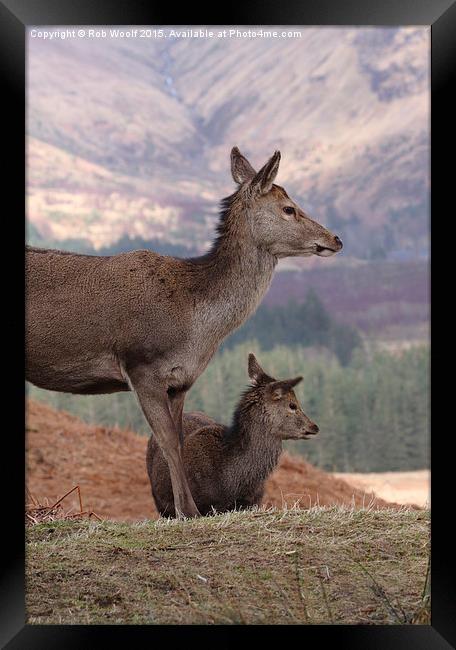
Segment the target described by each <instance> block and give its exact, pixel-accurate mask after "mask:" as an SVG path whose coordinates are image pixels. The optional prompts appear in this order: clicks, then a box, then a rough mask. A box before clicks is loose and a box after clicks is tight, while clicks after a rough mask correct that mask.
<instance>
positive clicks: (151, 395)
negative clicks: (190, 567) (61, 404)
mask: <svg viewBox="0 0 456 650" xmlns="http://www.w3.org/2000/svg"><path fill="white" fill-rule="evenodd" d="M279 162H280V153H279V152H278V151H276V152H275V154H274V155H273V156H272V157H271V159H270V160H269V161H268V162H267V163H266V164H265V165H264V167H262V168H261V169H260V171H259V172H256V171H255V170H254V169H253V167H252V166H251V165H250V163H249V162H248V160H247V159H246V158H245V157H244V156H243V155H242V154H241V153H240V151H239V149H237V148H236V147H234V148H233V150H232V152H231V172H232V175H233V179H234V180H235V182H236V183H237V185H238V187H237V190H236V191H235V192H234V194H232V195H231V196H230V197H228V198H226V199H225V200H224V201H223V202H222V213H221V216H220V222H219V225H218V237H217V239H216V241H215V242H214V244H213V247H212V249H211V250H210V251H209V253H207V254H206V255H204V256H202V257H197V258H191V259H178V258H174V257H168V256H164V255H158V254H157V253H154V252H153V251H149V250H138V251H131V252H127V253H122V254H120V255H112V256H109V257H101V256H96V255H78V254H75V253H65V252H62V251H56V250H46V249H38V248H32V247H27V249H26V379H27V380H28V381H30V382H32V383H33V384H35V385H36V386H40V387H41V388H47V389H49V390H57V391H63V392H68V393H80V394H89V393H113V392H117V391H128V390H132V391H134V392H135V393H136V396H137V398H138V401H139V404H140V406H141V408H142V411H143V413H144V415H145V417H146V419H147V421H148V423H149V425H150V427H151V429H152V432H153V435H154V436H155V438H156V440H157V443H158V445H159V446H160V449H161V451H162V452H163V456H164V457H165V459H166V462H167V463H168V467H169V470H170V475H171V483H172V486H173V494H174V504H175V507H176V511H177V512H178V513H180V514H182V515H185V516H197V515H198V514H199V513H198V510H197V508H196V505H195V503H194V500H193V498H192V494H191V491H190V488H189V486H188V481H187V478H186V475H185V470H184V464H183V462H182V448H181V447H182V445H181V442H182V411H183V406H184V400H185V395H186V393H187V391H188V390H189V388H190V387H191V386H192V384H193V383H194V382H195V381H196V379H197V378H198V377H199V375H200V374H201V373H202V372H203V371H204V369H205V368H206V366H207V364H208V363H209V361H210V359H211V358H212V356H213V355H214V353H215V352H216V350H217V348H218V346H219V345H220V343H221V341H222V340H223V339H224V338H225V337H226V336H227V335H228V334H230V332H232V331H233V330H234V329H236V328H237V327H239V326H240V325H241V324H242V323H243V322H244V321H245V320H246V319H247V318H249V316H251V314H252V313H253V312H254V311H255V309H256V308H257V306H258V305H259V303H260V301H261V299H262V298H263V296H264V294H265V293H266V291H267V289H268V287H269V285H270V283H271V279H272V276H273V273H274V268H275V266H276V264H277V260H278V259H279V258H282V257H287V256H297V255H299V256H308V255H320V256H328V255H333V254H334V253H337V252H338V251H340V249H341V248H342V242H341V241H340V239H339V238H338V237H337V236H335V235H333V234H332V233H331V232H329V231H328V230H326V228H324V227H323V226H321V225H320V224H318V223H317V222H315V221H313V220H312V219H311V218H310V217H309V216H308V215H307V214H306V213H305V212H304V211H303V210H302V209H301V208H300V207H299V206H298V205H296V203H295V202H294V201H293V200H292V199H291V198H290V197H289V196H288V194H287V193H286V192H285V190H284V189H283V188H282V187H280V186H278V185H275V184H274V180H275V177H276V175H277V171H278V168H279Z"/></svg>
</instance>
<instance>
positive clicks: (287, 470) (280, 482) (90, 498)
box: [26, 400, 394, 521]
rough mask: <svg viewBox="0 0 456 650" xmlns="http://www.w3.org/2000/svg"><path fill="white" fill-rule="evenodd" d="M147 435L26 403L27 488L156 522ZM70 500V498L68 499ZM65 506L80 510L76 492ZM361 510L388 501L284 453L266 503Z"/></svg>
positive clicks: (50, 498) (110, 514)
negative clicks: (147, 459) (80, 495)
mask: <svg viewBox="0 0 456 650" xmlns="http://www.w3.org/2000/svg"><path fill="white" fill-rule="evenodd" d="M146 444H147V438H146V437H145V436H139V435H137V434H136V433H133V432H131V431H125V430H121V429H117V428H107V427H102V426H92V425H88V424H86V423H84V422H82V421H81V420H79V419H78V418H77V417H75V416H73V415H70V414H69V413H66V412H64V411H56V410H54V409H52V408H51V407H49V406H47V405H44V404H42V403H40V402H36V401H33V400H29V401H28V404H27V439H26V449H27V486H28V488H29V490H30V492H31V494H32V495H33V496H34V498H35V499H36V500H37V501H38V502H39V503H40V504H43V503H49V504H52V503H53V502H54V501H55V500H57V499H58V498H59V497H61V496H62V495H64V494H65V493H66V492H67V491H68V490H70V489H71V488H73V487H74V486H76V485H79V486H80V489H81V494H82V500H83V505H84V510H93V511H94V512H95V513H96V514H98V515H100V516H101V517H104V518H107V519H115V520H126V521H135V520H142V519H151V518H152V519H155V518H157V511H156V509H155V507H154V503H153V500H152V496H151V492H150V486H149V479H148V476H147V473H146V465H145V457H146ZM72 498H73V499H74V500H73V501H71V499H72ZM68 500H69V501H68V502H67V504H68V505H67V507H73V508H74V511H75V512H76V511H78V510H79V509H80V504H79V502H78V499H77V496H76V493H73V495H71V496H69V497H68ZM296 502H299V506H300V507H301V508H308V507H309V506H312V505H316V504H317V505H318V504H319V505H322V506H327V505H335V504H337V505H342V504H346V505H354V506H355V507H362V506H363V505H365V506H367V505H368V504H369V503H371V502H372V504H373V505H375V506H376V507H379V508H384V507H392V505H394V504H391V503H388V502H386V501H383V500H382V499H379V498H376V497H374V496H373V494H372V493H366V492H364V491H363V490H361V489H358V488H357V487H354V486H352V485H350V484H349V483H347V482H346V481H344V480H342V479H340V478H336V477H334V476H332V475H331V474H328V473H326V472H324V471H322V470H320V469H317V468H316V467H313V466H312V465H310V463H307V462H306V461H305V460H303V459H301V458H297V457H294V456H290V454H288V453H284V454H283V456H282V459H281V462H280V464H279V467H278V468H277V470H276V471H275V472H274V473H273V475H272V476H271V477H270V479H269V480H268V483H267V489H266V495H265V499H264V504H265V505H266V506H276V507H280V508H281V507H283V506H288V507H290V506H293V505H294V504H295V503H296Z"/></svg>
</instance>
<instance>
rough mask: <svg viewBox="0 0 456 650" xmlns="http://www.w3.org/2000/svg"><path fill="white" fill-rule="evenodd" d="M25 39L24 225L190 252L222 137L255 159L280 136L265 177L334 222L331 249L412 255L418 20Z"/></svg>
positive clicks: (210, 205)
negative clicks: (196, 35) (226, 34)
mask: <svg viewBox="0 0 456 650" xmlns="http://www.w3.org/2000/svg"><path fill="white" fill-rule="evenodd" d="M28 45H29V47H28V54H29V57H28V62H29V67H28V124H27V130H28V206H27V213H28V218H29V220H30V222H31V224H32V225H33V227H34V228H35V235H36V236H38V237H43V238H45V239H47V240H52V241H59V240H64V239H68V238H75V239H80V238H81V237H83V238H87V240H88V241H89V242H90V243H91V244H93V245H95V246H96V247H101V246H103V245H106V244H111V243H113V242H115V241H116V240H118V239H120V238H121V237H122V236H123V235H125V234H128V235H130V236H132V237H142V238H144V239H146V240H147V239H158V240H163V241H166V242H168V243H169V244H173V245H183V246H187V247H195V248H197V249H198V250H202V249H203V248H205V247H206V246H207V244H208V241H209V240H210V239H211V237H212V234H213V230H214V225H215V220H216V212H217V204H218V201H219V199H220V198H221V197H223V196H225V195H227V194H228V193H230V192H231V191H232V187H233V185H232V181H231V179H230V175H229V163H228V154H229V151H230V149H231V147H232V146H233V144H237V145H239V146H240V147H241V149H242V150H244V151H245V153H246V154H247V155H249V156H251V158H252V162H253V163H254V164H255V165H256V166H258V165H261V164H263V163H264V161H265V159H266V157H267V156H269V155H270V154H271V152H272V151H274V149H277V148H280V149H281V151H282V154H283V163H282V166H281V170H280V173H279V178H278V182H279V183H282V184H285V185H286V187H287V189H289V191H290V193H291V194H292V195H293V196H294V197H295V198H296V199H297V200H298V201H300V202H301V203H302V205H303V207H305V208H306V209H307V210H308V211H309V212H310V213H311V214H312V215H314V216H315V218H317V219H318V220H321V221H322V222H323V223H326V224H327V225H329V226H330V227H332V228H334V229H337V232H338V233H339V234H340V235H341V237H342V239H343V240H344V241H346V242H348V244H347V246H346V248H345V251H344V254H345V256H347V257H355V258H363V259H366V258H375V257H378V256H380V257H382V256H383V257H384V256H393V257H394V256H400V257H408V258H416V257H420V256H423V255H425V254H426V250H427V237H428V232H427V231H428V226H427V204H428V191H429V181H428V155H429V142H428V117H429V108H428V81H429V57H428V47H429V29H428V28H403V29H373V28H358V29H351V28H342V29H340V28H339V29H334V28H305V29H303V30H302V34H301V37H299V38H289V39H282V40H280V39H279V40H275V41H274V40H268V39H237V38H232V39H230V38H226V39H205V40H204V39H200V40H198V41H197V42H196V41H195V40H192V39H191V38H185V39H184V38H173V37H169V38H166V39H165V38H164V39H155V40H154V39H136V40H135V39H121V38H120V39H119V38H118V39H111V38H109V37H108V38H107V39H92V40H89V39H68V40H58V39H55V40H53V41H43V40H39V39H29V43H28ZM252 80H254V82H255V83H252ZM317 263H318V261H315V260H306V261H305V265H306V266H307V267H308V266H309V265H310V266H312V265H313V264H317ZM303 264H304V262H303V261H302V260H299V259H297V260H295V261H293V268H300V267H301V266H302V265H303Z"/></svg>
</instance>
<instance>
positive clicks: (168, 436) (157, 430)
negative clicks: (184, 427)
mask: <svg viewBox="0 0 456 650" xmlns="http://www.w3.org/2000/svg"><path fill="white" fill-rule="evenodd" d="M135 375H136V373H132V374H129V379H130V383H131V386H132V388H133V390H134V391H135V393H136V395H137V398H138V401H139V404H140V406H141V409H142V411H143V413H144V415H145V417H146V420H147V422H148V423H149V425H150V427H151V429H152V432H153V434H154V436H155V439H156V441H157V443H158V445H159V447H160V449H161V451H162V453H163V456H164V458H165V460H166V462H167V463H168V467H169V473H170V477H171V485H172V487H173V495H174V507H175V510H176V516H183V517H198V516H200V513H199V511H198V508H197V507H196V504H195V502H194V500H193V497H192V494H191V492H190V487H189V485H188V481H187V477H186V475H185V470H184V465H183V462H182V449H181V445H180V443H179V431H178V429H177V427H176V424H175V421H174V419H173V416H172V414H171V410H170V405H169V399H168V394H167V392H166V389H165V388H161V387H157V386H154V384H153V379H152V380H151V381H150V378H149V377H148V375H147V373H146V374H140V375H139V376H138V375H136V376H135Z"/></svg>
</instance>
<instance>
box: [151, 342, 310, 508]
mask: <svg viewBox="0 0 456 650" xmlns="http://www.w3.org/2000/svg"><path fill="white" fill-rule="evenodd" d="M248 370H249V376H250V379H251V381H252V386H251V387H250V388H248V389H247V390H246V391H245V392H244V393H243V395H242V396H241V399H240V401H239V403H238V405H237V407H236V410H235V412H234V416H233V422H232V425H231V426H230V427H225V426H223V425H221V424H217V423H216V422H214V420H212V419H211V418H209V417H207V416H206V415H204V414H201V413H188V414H187V413H184V416H183V423H184V436H185V437H184V447H183V456H184V464H185V468H186V472H187V478H188V481H189V484H190V489H191V492H192V495H193V498H194V499H195V503H196V505H197V507H198V510H199V511H200V513H201V514H209V513H211V512H214V511H217V512H225V511H227V510H234V509H235V508H236V509H240V508H246V507H249V506H253V505H258V504H260V502H261V499H262V497H263V494H264V483H265V481H266V479H267V478H268V476H269V474H271V472H272V471H273V470H274V468H275V467H276V466H277V463H278V461H279V457H280V454H281V451H282V440H289V439H294V440H297V439H303V438H304V439H307V438H310V437H311V436H313V435H315V434H316V433H318V427H317V425H316V424H314V423H313V422H312V421H311V420H309V418H308V417H307V415H305V413H303V411H302V408H301V406H300V404H299V402H298V400H297V398H296V395H295V393H294V391H293V387H294V386H296V384H298V383H299V382H300V381H301V379H302V377H296V379H283V380H276V379H274V378H273V377H269V376H268V375H267V374H266V373H265V372H264V370H262V368H261V367H260V365H259V363H258V361H257V360H256V358H255V357H254V355H253V354H250V355H249V366H248ZM147 470H148V473H149V478H150V482H151V487H152V495H153V497H154V500H155V503H156V506H157V509H158V511H159V512H160V514H161V515H162V516H168V517H174V516H175V514H176V513H175V507H174V501H173V490H172V485H171V479H170V475H169V470H168V466H167V464H166V462H165V459H164V457H163V454H162V453H161V451H160V449H159V447H158V445H157V443H156V441H155V440H154V438H153V437H151V438H150V440H149V445H148V448H147Z"/></svg>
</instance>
